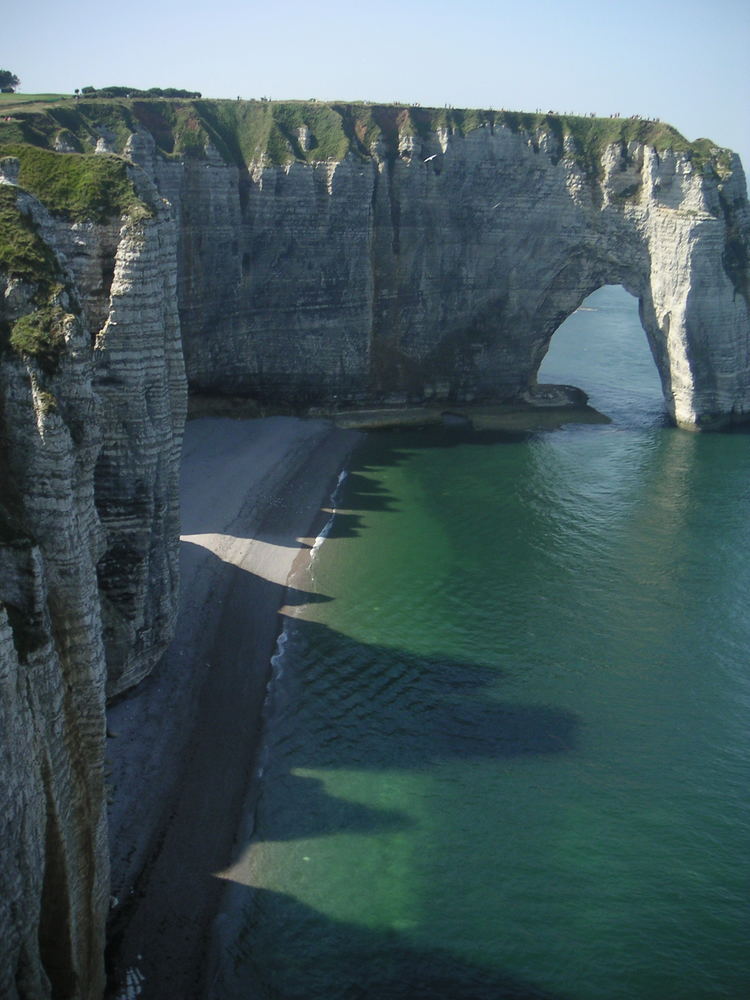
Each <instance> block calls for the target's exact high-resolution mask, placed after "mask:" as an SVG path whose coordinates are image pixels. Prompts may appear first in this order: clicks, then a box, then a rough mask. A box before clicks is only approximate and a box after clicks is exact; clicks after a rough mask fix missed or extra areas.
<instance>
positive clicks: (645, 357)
mask: <svg viewBox="0 0 750 1000" xmlns="http://www.w3.org/2000/svg"><path fill="white" fill-rule="evenodd" d="M537 381H538V382H539V383H553V384H561V385H574V386H576V387H578V388H580V389H583V391H584V392H585V393H586V394H587V395H588V397H589V405H590V406H592V407H593V408H594V409H596V410H599V411H600V412H601V413H603V414H605V415H606V416H608V417H609V418H610V419H611V420H612V421H613V422H614V423H617V424H630V425H632V424H633V423H636V424H640V425H643V424H654V423H664V422H667V421H668V414H667V407H666V404H665V400H664V393H663V388H662V383H661V379H660V376H659V371H658V369H657V366H656V362H655V359H654V356H653V353H652V350H651V347H650V345H649V341H648V338H647V336H646V334H645V332H644V328H643V325H642V323H641V319H640V315H639V311H638V299H637V298H636V297H635V296H634V295H632V294H631V293H630V292H628V291H626V289H625V288H624V287H623V286H622V285H602V286H601V287H599V288H598V289H597V290H596V291H594V292H592V293H591V294H590V295H588V296H587V297H586V298H585V299H584V300H583V302H582V303H581V305H580V306H579V307H578V308H577V309H576V310H575V311H574V312H573V313H571V315H570V316H568V317H567V319H565V320H564V321H563V322H562V323H561V324H560V326H559V327H558V328H557V330H556V331H555V332H554V333H553V335H552V337H551V339H550V341H549V344H548V347H547V353H546V354H545V356H544V358H543V359H542V362H541V364H540V366H539V370H538V373H537Z"/></svg>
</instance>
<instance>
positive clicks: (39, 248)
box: [0, 185, 60, 283]
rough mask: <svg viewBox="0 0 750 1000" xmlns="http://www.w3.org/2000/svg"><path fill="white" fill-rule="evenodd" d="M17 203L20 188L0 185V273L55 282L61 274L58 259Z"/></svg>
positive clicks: (28, 279) (29, 279)
mask: <svg viewBox="0 0 750 1000" xmlns="http://www.w3.org/2000/svg"><path fill="white" fill-rule="evenodd" d="M17 201H18V189H17V188H14V187H11V186H9V185H0V270H2V271H3V272H4V273H5V274H7V275H9V276H10V277H12V278H21V279H22V280H24V281H29V282H35V283H36V282H39V281H40V280H42V281H45V282H47V283H48V282H50V281H54V280H56V279H57V278H58V277H59V272H60V268H59V266H58V263H57V260H56V258H55V255H54V254H53V253H52V251H51V250H50V248H49V247H48V246H47V244H46V243H45V242H44V240H42V238H41V237H40V236H39V234H38V233H37V231H36V228H35V226H34V224H33V222H32V221H31V219H30V218H29V216H28V215H24V213H23V212H21V210H20V209H19V208H18V205H17Z"/></svg>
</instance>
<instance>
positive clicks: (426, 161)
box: [424, 153, 437, 163]
mask: <svg viewBox="0 0 750 1000" xmlns="http://www.w3.org/2000/svg"><path fill="white" fill-rule="evenodd" d="M436 156H437V153H433V154H432V156H428V157H427V159H426V160H425V161H424V162H425V163H429V162H430V160H434V159H435V157H436Z"/></svg>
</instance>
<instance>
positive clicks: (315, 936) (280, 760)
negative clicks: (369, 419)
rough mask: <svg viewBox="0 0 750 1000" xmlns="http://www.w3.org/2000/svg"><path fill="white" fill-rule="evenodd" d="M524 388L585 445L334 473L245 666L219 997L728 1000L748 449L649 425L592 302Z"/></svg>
mask: <svg viewBox="0 0 750 1000" xmlns="http://www.w3.org/2000/svg"><path fill="white" fill-rule="evenodd" d="M540 380H543V381H550V382H568V383H573V384H576V385H579V386H581V387H582V388H584V389H585V390H586V391H587V392H588V393H589V394H590V397H591V403H592V405H593V406H595V407H597V408H598V409H599V410H600V411H602V412H604V413H606V414H607V415H608V416H609V417H610V418H611V423H608V424H595V425H584V424H579V425H576V424H571V425H568V426H566V427H564V428H562V429H560V430H556V431H545V432H543V433H534V434H505V435H503V434H499V433H494V434H491V433H472V432H470V431H468V430H465V429H464V430H461V429H453V428H450V429H446V430H443V431H439V432H438V431H435V430H432V431H421V432H419V431H408V432H407V431H403V432H400V433H399V432H389V433H377V434H371V435H370V436H369V437H368V439H367V441H366V442H365V444H364V445H363V446H362V447H361V448H360V449H359V450H358V451H357V452H356V453H355V454H354V456H353V458H352V460H351V464H350V466H349V468H348V470H347V472H348V474H347V476H346V478H344V479H343V480H342V481H341V482H340V483H339V486H338V488H337V492H336V496H335V498H334V500H333V504H334V506H335V508H336V513H335V516H333V517H332V519H331V520H330V521H329V524H328V525H327V531H326V533H325V534H326V538H325V542H324V544H322V545H320V546H318V547H317V548H316V550H315V552H314V558H312V559H311V562H310V566H309V568H308V569H307V570H306V572H305V575H304V578H303V579H300V580H297V581H295V585H296V586H297V587H298V588H301V589H303V590H304V591H306V592H307V594H308V597H309V603H307V604H305V605H302V606H301V607H298V608H296V609H294V610H295V614H294V615H291V614H290V617H289V618H288V619H287V622H286V627H285V630H284V634H283V639H282V642H281V645H280V649H279V652H278V654H277V657H276V660H275V679H274V681H273V683H272V686H271V690H270V692H269V701H268V705H267V712H266V716H267V719H266V723H267V725H266V734H265V753H264V773H263V776H262V779H261V781H260V796H259V800H258V803H257V808H256V814H255V824H254V837H253V839H252V841H251V842H250V843H249V844H248V845H246V847H245V849H244V853H243V855H242V859H241V861H240V863H239V865H238V866H237V867H236V870H235V873H234V876H233V877H235V878H236V879H237V881H238V882H240V883H241V884H242V885H244V886H245V887H246V892H245V893H244V895H242V896H241V904H240V906H241V912H240V919H239V933H238V934H237V935H236V938H235V940H234V941H233V943H232V945H231V946H230V948H229V949H228V951H227V954H226V956H225V963H224V970H223V974H222V979H221V983H222V985H221V988H220V991H219V992H220V994H221V995H223V996H226V997H243V998H250V997H257V998H259V1000H339V998H341V1000H343V998H346V1000H360V998H372V1000H391V998H394V1000H395V998H404V1000H407V998H438V997H439V998H445V1000H469V998H473V1000H493V998H501V997H516V998H531V997H550V998H558V1000H562V998H569V1000H603V998H606V1000H619V998H623V1000H625V998H632V1000H665V998H667V1000H669V998H675V1000H699V998H700V1000H714V998H720V997H727V998H736V1000H740V998H744V997H747V996H750V948H749V946H748V930H749V925H748V900H749V898H750V896H749V892H750V879H749V877H748V876H749V874H750V804H749V800H748V788H749V787H750V782H749V781H748V779H749V778H750V726H749V724H748V723H749V718H748V709H749V708H750V665H749V664H748V654H749V652H750V615H749V614H748V596H749V595H750V517H748V514H749V513H750V503H749V501H750V447H748V445H749V444H750V438H749V437H748V435H746V434H741V433H734V434H716V435H694V434H690V433H687V432H684V431H679V430H676V429H674V428H672V427H670V426H669V425H668V423H667V421H666V419H665V416H664V409H663V402H662V397H661V390H660V386H659V382H658V378H657V374H656V369H655V367H654V363H653V360H652V359H651V356H650V353H649V350H648V346H647V343H646V339H645V336H644V334H643V331H642V329H641V328H640V324H639V321H638V316H637V309H636V306H635V301H634V300H633V299H632V298H631V297H630V296H628V295H627V294H626V293H625V292H624V291H623V290H622V289H621V288H604V289H601V290H600V291H599V292H597V293H595V295H594V296H591V297H590V298H589V299H588V300H587V302H586V303H585V306H584V308H583V309H582V310H580V311H579V312H577V313H576V314H575V315H574V316H572V317H571V318H570V319H569V320H568V321H566V323H565V324H564V325H563V327H561V329H560V330H559V331H558V333H557V334H556V335H555V337H554V339H553V344H552V349H551V351H550V353H549V354H548V356H547V358H546V359H545V362H544V365H543V368H542V371H541V373H540ZM331 509H333V507H332V508H331Z"/></svg>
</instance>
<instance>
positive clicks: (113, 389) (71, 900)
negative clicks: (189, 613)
mask: <svg viewBox="0 0 750 1000" xmlns="http://www.w3.org/2000/svg"><path fill="white" fill-rule="evenodd" d="M50 155H52V154H50ZM71 163H72V161H71ZM73 166H75V165H73ZM110 166H111V164H108V163H105V162H104V161H102V164H101V167H100V166H99V165H98V164H95V163H94V162H93V161H92V162H91V163H90V164H86V165H85V172H86V176H87V178H88V180H90V181H91V180H92V179H93V181H95V180H96V178H97V177H98V176H99V175H100V173H101V169H102V168H104V173H105V174H107V173H108V168H109V167H110ZM115 166H116V173H119V172H120V171H122V177H125V165H124V164H123V163H121V162H120V163H118V164H116V165H115ZM0 170H1V173H2V181H3V183H0V214H1V217H2V223H3V225H2V239H1V240H0V260H1V261H2V269H1V270H0V334H1V335H2V341H3V344H2V353H1V354H0V720H1V722H0V725H1V726H2V732H3V740H2V749H1V750H0V806H1V807H2V817H3V819H2V831H1V832H0V845H2V847H0V994H1V995H2V996H3V997H6V996H7V997H9V998H13V997H29V998H31V997H33V998H43V997H51V996H59V997H92V998H93V997H99V996H101V993H102V990H103V987H104V977H103V946H104V926H105V918H106V913H107V902H108V894H109V862H108V849H107V831H106V796H105V785H104V772H103V760H104V742H105V716H104V708H105V692H106V691H107V690H110V691H114V692H116V691H118V690H121V689H122V688H124V687H127V686H128V685H129V684H132V683H134V682H135V681H136V680H138V679H139V678H140V677H141V676H143V674H144V673H145V672H146V671H147V670H148V669H150V667H151V666H152V665H153V663H154V662H155V660H156V659H157V658H158V656H159V655H161V653H162V652H163V650H164V648H165V646H166V643H167V642H168V640H169V638H170V636H171V631H172V627H173V622H174V616H175V612H176V598H177V588H176V554H177V553H176V548H177V534H178V518H177V510H176V503H177V499H176V497H177V475H178V471H179V470H178V463H179V454H178V453H179V443H180V435H181V426H182V416H183V414H184V375H183V372H182V360H181V354H180V349H179V327H178V323H177V318H176V308H175V293H174V284H175V272H176V261H175V231H174V226H173V223H172V220H171V217H170V215H169V213H168V211H167V209H166V206H164V205H163V204H162V203H161V201H160V199H158V198H156V197H154V195H153V192H149V191H148V190H147V185H146V184H145V182H144V184H143V185H142V189H143V190H142V193H143V194H144V195H145V197H146V199H147V200H146V201H143V200H141V199H139V198H138V196H137V193H136V192H135V190H134V189H133V186H132V183H131V182H130V181H127V184H126V189H127V195H128V197H127V200H126V201H124V202H122V203H120V202H119V201H118V199H115V203H111V204H107V205H105V206H99V207H97V206H96V205H93V204H89V205H88V206H86V212H87V213H88V214H89V215H90V216H91V217H90V218H89V219H85V218H84V219H80V218H78V219H76V218H74V217H71V216H72V215H73V214H74V211H75V214H76V215H79V214H84V213H83V210H81V212H79V211H78V210H74V209H71V208H68V209H67V210H66V211H65V212H62V211H57V212H55V213H51V212H49V211H48V210H47V209H46V208H45V207H44V206H43V205H42V204H41V203H40V202H39V201H38V200H37V199H35V198H33V197H32V196H31V195H30V194H29V193H27V192H26V191H24V190H23V188H21V187H19V186H18V183H17V182H18V181H19V171H18V162H17V161H15V160H13V159H7V158H6V159H4V160H0ZM69 180H70V178H68V181H69ZM89 200H90V199H89Z"/></svg>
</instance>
